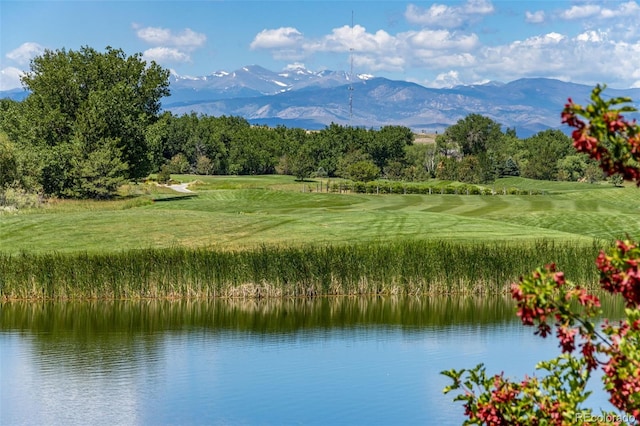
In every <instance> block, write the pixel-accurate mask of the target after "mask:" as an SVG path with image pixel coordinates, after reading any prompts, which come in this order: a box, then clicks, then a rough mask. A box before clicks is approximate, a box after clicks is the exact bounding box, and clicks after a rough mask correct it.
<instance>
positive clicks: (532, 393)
mask: <svg viewBox="0 0 640 426" xmlns="http://www.w3.org/2000/svg"><path fill="white" fill-rule="evenodd" d="M602 90H603V87H601V86H597V87H596V88H595V89H594V90H593V92H592V95H591V100H592V103H591V104H589V105H588V106H587V107H586V108H583V107H582V106H580V105H576V104H574V103H573V101H572V100H571V99H569V103H568V104H567V105H566V106H565V109H564V111H563V112H562V122H563V123H566V124H568V125H569V126H572V127H574V128H575V130H574V131H573V133H572V139H573V146H574V147H575V149H576V150H577V151H578V152H584V153H586V154H587V155H589V156H590V157H591V158H593V159H595V160H597V161H598V162H599V164H600V167H601V168H602V170H603V171H604V173H605V174H607V175H609V176H612V175H621V176H622V177H623V178H624V179H626V180H632V181H635V182H636V184H637V185H639V186H640V126H638V125H637V124H636V122H635V120H634V121H627V120H625V118H624V117H623V116H622V114H621V113H622V112H628V111H634V109H633V108H631V107H629V106H622V107H621V108H618V109H616V107H617V106H619V105H620V104H626V103H628V102H630V101H631V100H630V99H627V98H613V99H610V100H604V99H602V98H601V96H600V94H601V93H602ZM639 262H640V247H639V246H638V245H637V244H636V243H634V242H632V241H618V242H617V243H616V245H615V246H614V247H612V248H611V249H609V250H608V251H602V252H600V255H599V256H598V258H597V259H596V266H597V268H598V270H599V271H600V284H601V285H602V288H603V289H604V290H606V291H608V292H610V293H612V294H617V295H620V296H621V297H622V298H623V299H624V302H625V305H626V309H625V316H624V318H623V319H622V320H620V321H617V322H616V323H612V322H609V321H607V320H605V321H604V324H603V325H602V326H601V327H598V326H596V323H595V318H596V316H598V315H599V314H601V310H600V301H599V300H598V298H597V297H596V296H594V295H592V294H589V293H588V292H587V291H586V290H585V289H583V288H581V287H580V286H578V285H575V284H572V283H571V282H569V281H567V280H566V279H565V276H564V274H563V273H562V272H561V271H557V270H556V266H555V265H554V264H549V265H547V266H545V267H544V268H538V269H537V270H536V271H534V272H533V273H532V274H530V275H528V276H526V277H522V278H521V279H520V282H518V283H515V284H513V285H512V287H511V295H512V297H513V298H514V299H515V301H516V303H517V315H518V316H519V317H520V320H521V321H522V324H524V325H526V326H532V327H535V328H536V331H535V334H537V335H539V336H540V337H543V338H545V337H547V336H549V335H552V334H554V335H555V337H556V338H557V339H558V343H559V347H560V349H561V354H560V355H559V356H558V357H557V358H555V359H552V360H550V361H544V362H540V363H539V364H538V366H537V368H538V370H541V371H542V372H546V375H544V376H541V377H525V378H524V379H523V380H521V381H511V380H508V379H505V378H504V377H503V375H502V374H496V375H492V376H489V375H487V374H486V370H485V368H484V366H483V365H482V364H480V365H478V366H476V367H475V368H473V369H462V370H449V371H443V372H442V374H444V375H446V376H448V377H449V378H451V380H452V382H453V383H452V384H451V385H450V386H447V387H446V388H445V389H444V392H445V393H449V392H452V391H458V395H457V396H456V397H455V400H456V401H462V402H463V405H464V410H465V416H466V417H467V420H466V421H465V424H487V425H575V424H608V425H614V424H616V425H617V424H627V423H636V422H640V309H639V308H640V270H639V269H638V263H639ZM597 369H600V370H601V371H602V373H603V374H602V381H603V385H604V389H605V390H606V391H607V393H608V394H609V401H610V402H611V404H612V405H613V407H615V408H616V409H618V410H619V412H620V413H623V414H622V415H620V414H616V413H614V412H605V411H602V412H601V413H597V414H595V413H593V412H592V411H591V410H590V409H587V408H583V407H582V406H581V404H582V403H583V402H584V401H585V400H586V398H587V397H588V395H589V394H588V392H586V390H585V389H586V385H587V383H588V381H589V379H590V378H591V377H592V375H593V373H594V371H595V370H597Z"/></svg>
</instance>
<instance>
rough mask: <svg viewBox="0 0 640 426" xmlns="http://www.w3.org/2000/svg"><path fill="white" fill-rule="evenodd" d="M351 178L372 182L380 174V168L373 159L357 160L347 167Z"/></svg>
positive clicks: (357, 180)
mask: <svg viewBox="0 0 640 426" xmlns="http://www.w3.org/2000/svg"><path fill="white" fill-rule="evenodd" d="M347 173H348V175H349V179H351V180H353V181H356V182H370V181H372V180H376V179H377V178H378V176H380V169H379V168H378V166H376V165H375V164H374V163H373V161H371V160H363V161H356V162H355V163H352V164H350V165H349V166H348V167H347Z"/></svg>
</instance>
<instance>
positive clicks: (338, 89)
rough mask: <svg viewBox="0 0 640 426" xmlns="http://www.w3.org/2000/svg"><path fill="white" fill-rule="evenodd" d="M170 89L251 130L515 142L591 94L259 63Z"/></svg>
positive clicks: (555, 121) (564, 87)
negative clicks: (435, 84) (403, 129)
mask: <svg viewBox="0 0 640 426" xmlns="http://www.w3.org/2000/svg"><path fill="white" fill-rule="evenodd" d="M170 88H171V96H170V97H168V98H165V99H164V100H163V108H164V109H165V110H168V111H171V112H172V113H174V114H178V115H180V114H188V113H191V112H195V113H198V114H207V115H214V116H220V115H227V116H241V117H244V118H245V119H247V120H248V121H249V122H251V123H254V124H266V125H271V126H273V125H285V126H287V127H301V128H306V129H320V128H324V127H325V126H327V125H329V124H331V123H336V124H342V125H353V126H364V127H367V128H378V127H381V126H384V125H403V126H407V127H409V128H411V129H412V130H414V131H415V132H422V131H424V132H429V133H433V132H441V131H443V130H444V129H446V127H448V126H450V125H452V124H455V123H456V122H457V121H458V120H460V119H461V118H464V117H466V116H467V115H469V114H472V113H476V114H481V115H484V116H487V117H490V118H491V119H493V120H495V121H496V122H498V123H500V124H501V125H502V126H503V127H505V128H506V127H510V128H515V129H516V132H517V134H518V136H520V137H527V136H530V135H531V134H533V133H536V132H539V131H541V130H545V129H549V128H560V129H562V130H564V131H568V130H569V129H568V128H567V127H566V126H563V125H562V124H561V123H560V112H561V111H562V109H563V107H564V105H565V103H566V102H567V98H569V97H571V98H572V99H574V101H575V102H577V103H582V104H584V103H586V102H588V100H589V95H590V93H591V90H592V89H593V87H592V86H588V85H581V84H575V83H568V82H563V81H560V80H554V79H547V78H523V79H519V80H515V81H512V82H509V83H500V82H490V83H487V84H479V85H468V86H456V87H452V88H446V89H435V88H427V87H424V86H421V85H419V84H416V83H410V82H407V81H398V80H389V79H386V78H381V77H374V76H371V75H366V74H363V75H354V76H353V77H352V76H351V75H350V74H349V73H347V72H344V71H330V70H324V71H319V72H314V71H310V70H308V69H306V68H304V67H303V66H295V67H290V68H288V69H285V70H283V71H280V72H274V71H270V70H268V69H266V68H263V67H261V66H259V65H249V66H245V67H242V68H240V69H238V70H235V71H233V72H227V71H216V72H214V73H211V74H210V75H207V76H201V77H188V76H180V75H178V74H176V73H174V72H172V74H171V76H170ZM25 95H26V92H24V91H23V90H21V89H18V90H13V91H8V92H0V98H2V97H10V98H12V99H22V98H24V96H25ZM604 95H605V96H607V97H613V96H616V97H617V96H626V97H630V98H632V99H633V100H634V102H635V104H634V105H635V106H636V107H640V88H638V89H624V90H619V89H610V88H607V89H606V90H605V92H604ZM631 117H636V118H640V115H639V114H637V113H635V114H633V115H631Z"/></svg>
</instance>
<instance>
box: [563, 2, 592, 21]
mask: <svg viewBox="0 0 640 426" xmlns="http://www.w3.org/2000/svg"><path fill="white" fill-rule="evenodd" d="M601 10H602V9H601V8H600V6H596V5H594V4H584V5H580V6H571V8H570V9H568V10H565V11H564V12H562V13H561V14H560V17H561V18H562V19H567V20H574V19H584V18H591V17H595V16H598V15H599V14H600V11H601Z"/></svg>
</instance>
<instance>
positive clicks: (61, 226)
mask: <svg viewBox="0 0 640 426" xmlns="http://www.w3.org/2000/svg"><path fill="white" fill-rule="evenodd" d="M200 178H201V177H198V179H200ZM193 179H195V177H192V176H185V177H184V180H186V181H189V180H193ZM202 179H203V181H204V182H205V184H203V185H195V186H193V187H192V189H194V190H196V191H197V197H194V198H188V199H175V200H172V201H164V202H155V203H153V202H151V201H150V200H149V199H148V198H145V197H141V198H137V199H136V198H132V199H125V200H119V201H111V202H103V203H100V202H71V201H70V202H66V201H60V202H57V203H56V204H55V205H54V206H52V207H50V208H45V209H40V210H32V211H29V212H27V213H19V214H4V215H2V216H0V252H5V253H19V252H23V251H24V252H35V253H43V252H50V251H61V252H72V251H92V252H105V251H106V252H114V251H119V250H123V249H139V248H151V247H160V248H162V247H165V248H166V247H175V246H186V247H215V248H217V249H223V250H234V249H247V248H252V247H256V246H257V245H260V244H267V245H282V244H284V245H287V244H294V245H297V244H301V243H305V242H306V243H319V244H320V243H321V244H326V243H337V244H344V243H352V242H367V241H385V240H393V239H397V238H406V239H412V240H415V239H443V240H456V241H470V242H473V241H474V240H476V239H480V240H481V241H501V240H502V241H511V240H515V239H517V240H527V239H529V240H536V239H540V238H545V239H553V240H585V239H589V238H594V237H596V238H600V239H605V240H612V239H613V238H616V237H620V236H624V234H625V233H629V234H630V235H632V236H633V235H640V220H639V217H640V215H638V213H639V212H640V205H639V203H638V196H637V194H638V193H637V191H638V190H637V189H636V188H635V187H625V188H613V187H612V186H610V185H590V184H579V183H559V182H536V181H529V180H526V179H520V178H512V179H508V180H506V181H505V182H504V183H505V184H508V185H506V186H515V185H519V186H520V187H528V186H529V187H531V188H533V189H540V188H544V187H545V186H544V185H548V186H549V187H551V188H552V189H553V191H549V192H548V193H549V194H550V195H532V196H515V195H496V196H488V195H487V196H474V195H469V196H467V195H416V194H413V195H364V194H332V193H329V194H327V193H315V192H314V193H309V192H305V193H303V192H302V191H301V188H302V184H300V183H294V182H293V180H292V178H291V177H287V176H267V177H260V176H256V177H243V178H233V177H232V178H229V177H202ZM305 185H308V186H314V184H309V183H305ZM225 186H231V187H234V188H238V189H219V188H223V187H225ZM496 186H499V184H497V185H496ZM205 188H216V189H205ZM282 188H289V190H288V191H284V190H282ZM162 191H166V190H162Z"/></svg>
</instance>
